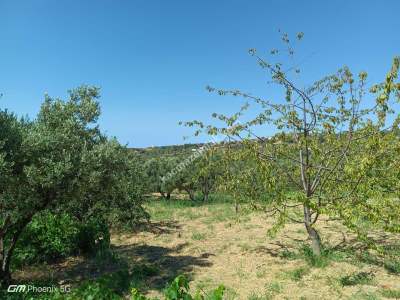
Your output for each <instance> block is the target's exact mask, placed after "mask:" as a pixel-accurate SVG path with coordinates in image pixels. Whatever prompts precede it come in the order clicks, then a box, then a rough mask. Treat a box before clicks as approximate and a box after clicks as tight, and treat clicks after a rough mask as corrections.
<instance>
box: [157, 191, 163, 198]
mask: <svg viewBox="0 0 400 300" xmlns="http://www.w3.org/2000/svg"><path fill="white" fill-rule="evenodd" d="M158 192H159V193H160V195H161V197H163V198H165V194H164V192H163V191H162V190H160V189H159V190H158Z"/></svg>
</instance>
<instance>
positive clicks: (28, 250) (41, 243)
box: [15, 212, 79, 265]
mask: <svg viewBox="0 0 400 300" xmlns="http://www.w3.org/2000/svg"><path fill="white" fill-rule="evenodd" d="M78 224H79V223H78V222H77V220H75V219H74V218H72V217H70V216H69V215H68V214H61V215H54V214H51V213H49V212H44V213H41V214H39V215H37V216H35V217H34V218H33V220H32V221H31V223H30V224H29V225H28V226H27V227H26V229H25V230H24V231H23V233H22V235H21V237H20V239H19V241H18V243H17V246H16V249H15V264H17V265H21V264H32V263H36V262H42V261H54V260H57V259H59V258H64V257H67V256H69V255H72V254H76V253H77V251H78V248H77V246H76V243H77V237H78V233H79V225H78Z"/></svg>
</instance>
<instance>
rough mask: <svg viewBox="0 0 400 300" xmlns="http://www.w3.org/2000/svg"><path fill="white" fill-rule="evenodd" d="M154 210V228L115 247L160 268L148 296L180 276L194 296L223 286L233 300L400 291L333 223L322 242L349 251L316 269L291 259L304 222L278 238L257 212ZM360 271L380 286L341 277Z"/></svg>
mask: <svg viewBox="0 0 400 300" xmlns="http://www.w3.org/2000/svg"><path fill="white" fill-rule="evenodd" d="M148 209H149V211H150V213H151V214H152V215H153V221H152V226H151V227H149V229H148V230H143V231H140V232H138V233H134V234H116V235H114V236H113V238H112V243H113V244H114V245H115V247H116V249H117V251H118V253H120V254H121V255H123V256H125V258H126V259H127V260H128V261H131V262H132V263H138V262H142V263H143V262H145V263H149V264H152V265H155V266H157V268H158V269H159V270H160V273H159V274H157V275H156V276H153V277H151V278H149V280H148V282H147V283H146V286H147V295H149V296H159V295H160V288H162V285H163V284H165V280H166V279H169V278H173V277H174V276H176V275H177V274H180V273H183V274H186V275H188V276H189V277H190V278H191V280H192V281H191V284H190V285H191V288H192V289H194V290H196V289H201V290H203V291H205V292H207V290H210V289H212V288H215V287H217V286H218V285H219V284H223V285H224V286H225V287H226V293H225V295H226V299H381V298H384V297H383V296H382V291H385V290H387V291H392V290H397V291H398V290H399V289H400V276H398V275H392V274H389V273H388V272H387V271H386V270H385V269H384V268H383V266H380V265H377V264H368V263H365V262H362V261H357V260H355V259H354V258H351V255H352V253H353V252H358V253H361V254H362V251H363V250H362V249H361V250H360V249H359V245H358V244H357V243H356V241H355V240H354V238H353V237H352V236H351V235H349V234H348V233H347V232H346V231H345V229H344V228H343V227H341V226H339V225H338V224H335V223H333V222H328V221H321V222H320V224H319V227H318V228H319V230H320V232H321V235H322V238H323V239H325V240H329V241H330V244H331V246H334V245H337V246H338V247H339V248H340V249H346V252H345V254H343V255H342V256H340V257H336V258H334V259H331V260H329V262H328V263H327V265H326V266H325V265H324V266H322V267H313V266H310V265H309V264H307V262H306V261H305V260H304V259H302V258H294V259H291V254H293V253H297V252H298V251H299V248H301V245H303V244H304V243H307V242H308V241H307V236H306V234H305V231H304V228H303V227H302V226H301V224H289V225H287V226H286V227H285V228H284V229H283V230H282V231H280V232H279V233H278V234H277V236H276V237H275V238H271V237H269V236H268V235H267V231H268V229H269V228H271V226H272V224H273V220H272V219H268V218H266V217H265V216H264V215H263V214H260V213H256V212H244V213H242V214H241V216H239V217H237V216H236V215H235V214H234V210H233V208H232V207H231V205H229V206H228V205H226V204H213V205H204V206H199V207H183V208H179V207H178V208H177V207H173V208H169V207H168V206H165V205H152V206H150V207H148ZM150 228H151V229H150ZM387 242H389V239H388V240H387ZM392 242H393V241H392ZM395 242H396V241H395ZM397 242H398V240H397ZM346 253H347V254H349V255H350V258H346ZM343 256H344V257H343ZM357 272H368V273H371V274H373V275H374V277H373V280H371V282H368V283H367V284H361V285H360V284H357V285H354V286H343V285H342V284H341V281H340V279H341V278H343V277H344V276H347V275H351V274H354V273H357Z"/></svg>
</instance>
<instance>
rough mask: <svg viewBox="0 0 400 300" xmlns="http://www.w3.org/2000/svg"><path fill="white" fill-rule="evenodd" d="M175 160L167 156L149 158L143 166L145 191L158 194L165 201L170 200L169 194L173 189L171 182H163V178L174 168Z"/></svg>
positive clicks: (173, 185)
mask: <svg viewBox="0 0 400 300" xmlns="http://www.w3.org/2000/svg"><path fill="white" fill-rule="evenodd" d="M175 164H176V160H175V159H174V158H173V157H169V156H159V157H156V158H150V159H149V160H147V161H146V162H145V164H144V169H145V174H146V178H147V185H148V188H147V191H148V192H155V193H159V194H160V195H161V197H163V198H165V199H170V198H171V193H172V191H173V190H174V189H175V184H174V182H172V181H167V182H165V181H163V176H165V175H166V174H168V173H169V172H170V171H171V170H172V169H173V168H174V166H175Z"/></svg>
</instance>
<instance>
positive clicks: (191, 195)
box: [186, 189, 195, 201]
mask: <svg viewBox="0 0 400 300" xmlns="http://www.w3.org/2000/svg"><path fill="white" fill-rule="evenodd" d="M186 192H187V193H188V195H189V199H190V200H192V201H194V200H195V198H194V191H193V190H191V189H187V190H186Z"/></svg>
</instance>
